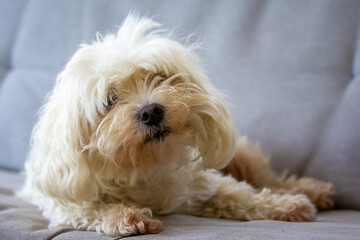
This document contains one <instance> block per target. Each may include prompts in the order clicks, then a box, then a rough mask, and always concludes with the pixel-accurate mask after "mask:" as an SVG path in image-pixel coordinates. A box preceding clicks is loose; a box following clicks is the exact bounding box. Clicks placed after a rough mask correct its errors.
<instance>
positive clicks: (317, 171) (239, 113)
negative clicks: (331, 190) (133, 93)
mask: <svg viewBox="0 0 360 240" xmlns="http://www.w3.org/2000/svg"><path fill="white" fill-rule="evenodd" d="M129 12H136V13H138V14H139V15H140V16H150V17H151V16H153V17H154V19H155V20H156V21H158V22H160V23H162V25H163V28H165V29H168V30H170V31H172V32H173V33H172V37H173V38H174V39H176V40H179V41H185V40H187V41H194V42H200V43H201V48H200V49H199V50H198V54H199V56H200V57H201V59H202V61H203V63H204V65H205V66H206V72H207V75H208V76H209V78H210V79H211V81H212V82H213V83H214V85H215V86H216V88H217V89H220V91H221V92H222V93H224V95H226V96H227V97H226V99H227V104H228V107H229V109H230V111H231V113H232V115H233V118H234V120H235V123H236V125H237V129H238V131H239V134H241V135H246V136H247V137H248V139H250V141H251V142H253V143H254V144H259V145H260V146H261V147H262V149H263V151H264V153H266V154H267V155H269V156H271V159H272V160H271V163H272V166H273V167H274V169H275V170H276V171H277V172H279V173H284V172H285V174H288V175H292V174H295V175H297V176H305V175H306V176H310V177H315V178H318V179H321V180H324V181H329V182H332V183H333V184H334V186H335V188H336V192H337V194H336V196H335V208H334V209H333V210H330V211H325V212H319V213H318V215H317V220H316V221H315V222H304V223H291V222H280V221H270V220H268V221H250V222H241V221H233V220H225V219H207V218H199V217H194V216H186V215H181V214H171V215H166V216H161V217H160V219H161V220H162V221H163V223H164V226H163V230H162V231H161V232H160V233H159V234H157V235H142V236H140V235H139V236H134V237H131V238H134V239H200V238H201V239H327V240H330V239H360V187H359V186H360V1H357V0H342V1H338V0H319V1H312V0H302V1H297V0H288V1H280V0H196V1H193V0H176V1H166V0H123V1H115V0H108V1H101V0H88V1H82V0H2V1H1V2H0V32H1V38H0V239H108V238H107V237H106V236H104V235H99V234H98V233H95V232H86V231H80V230H74V229H72V228H69V227H61V228H55V229H48V227H47V226H48V221H47V220H46V219H45V218H44V217H43V216H42V215H41V212H40V211H39V210H38V209H37V208H36V207H35V206H33V205H31V204H29V203H27V202H26V201H24V200H22V199H19V198H17V197H16V196H15V195H14V192H16V190H17V189H19V188H20V186H21V185H22V184H23V182H24V178H25V176H24V175H23V174H22V170H23V165H24V161H25V159H26V155H27V152H28V150H29V148H30V136H31V129H32V127H33V125H34V124H35V123H36V121H37V112H38V110H39V109H40V107H41V106H42V104H43V103H44V101H45V99H46V95H47V94H48V93H49V91H51V89H52V87H53V86H54V83H55V80H56V76H57V74H58V73H59V72H60V71H61V70H62V69H63V67H64V65H65V64H66V62H67V61H68V60H69V58H70V57H71V55H72V54H73V53H74V52H75V51H76V49H77V48H78V47H79V45H80V44H81V43H91V42H92V41H93V40H94V39H95V38H96V33H97V32H100V33H101V34H106V33H109V32H115V31H116V29H117V28H118V27H119V26H120V24H121V23H122V21H123V20H124V18H125V17H126V16H127V15H128V13H129ZM189 35H190V36H191V37H188V36H189Z"/></svg>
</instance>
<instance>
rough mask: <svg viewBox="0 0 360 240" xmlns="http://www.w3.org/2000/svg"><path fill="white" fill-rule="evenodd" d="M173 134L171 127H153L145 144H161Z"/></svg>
mask: <svg viewBox="0 0 360 240" xmlns="http://www.w3.org/2000/svg"><path fill="white" fill-rule="evenodd" d="M170 133H171V128H170V127H169V126H160V127H151V129H149V133H148V134H147V135H146V137H145V140H144V143H145V144H147V143H161V142H164V141H165V139H166V137H167V136H169V135H170Z"/></svg>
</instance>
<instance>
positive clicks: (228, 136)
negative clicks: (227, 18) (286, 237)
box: [19, 16, 315, 236]
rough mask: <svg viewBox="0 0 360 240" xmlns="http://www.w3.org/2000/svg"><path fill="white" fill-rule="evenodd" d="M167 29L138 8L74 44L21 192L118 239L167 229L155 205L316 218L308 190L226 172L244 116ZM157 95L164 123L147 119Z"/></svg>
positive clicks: (39, 128) (50, 213) (219, 213)
mask: <svg viewBox="0 0 360 240" xmlns="http://www.w3.org/2000/svg"><path fill="white" fill-rule="evenodd" d="M158 26H159V24H157V23H155V22H153V21H152V20H150V19H139V18H136V17H133V16H129V17H128V18H127V19H126V20H125V22H124V23H123V25H122V27H121V28H120V29H119V31H118V33H117V34H116V35H108V36H105V37H103V38H102V37H98V40H97V41H96V42H95V43H93V44H91V45H82V46H81V48H80V49H79V50H78V51H77V52H76V53H75V55H74V56H73V57H72V59H71V60H70V61H69V63H68V64H67V65H66V67H65V69H64V71H63V72H62V73H61V74H60V75H59V77H58V79H57V82H56V86H55V88H54V90H53V92H52V93H51V95H50V96H49V99H48V102H47V103H46V105H45V106H44V107H43V109H42V110H41V114H40V120H39V122H38V124H37V125H36V127H35V128H34V131H33V138H32V149H31V152H30V154H29V159H28V161H27V162H26V174H27V179H26V184H25V186H24V188H23V189H22V190H21V192H20V193H19V194H20V196H22V197H23V198H25V199H29V200H30V201H31V202H32V203H34V204H35V205H37V206H39V207H40V209H42V210H43V214H44V216H45V217H46V218H48V219H49V220H50V226H52V227H55V226H61V225H71V226H73V227H75V228H81V229H88V230H96V231H99V232H104V233H106V234H107V235H109V236H124V235H132V234H139V233H141V234H143V233H156V232H158V231H159V230H160V229H161V222H160V221H159V220H156V219H154V218H152V212H154V213H156V214H165V213H173V212H177V213H187V214H194V215H198V216H207V217H224V218H231V219H240V220H251V219H279V220H312V219H313V218H314V213H315V209H314V207H313V205H312V204H311V203H310V202H309V200H308V199H307V198H306V197H305V196H304V195H296V196H292V195H277V194H271V191H270V190H268V189H264V190H263V191H261V192H257V191H255V190H254V189H253V188H252V187H251V186H250V185H248V184H247V183H245V182H237V181H236V180H235V179H234V178H232V177H229V176H227V177H224V176H222V175H221V174H220V173H218V172H217V171H216V169H221V168H223V167H225V166H226V165H227V164H228V163H229V162H230V160H231V159H232V158H233V156H234V155H235V151H236V148H237V142H238V141H237V138H238V137H237V133H236V130H235V127H234V123H233V121H232V119H231V117H230V115H229V112H228V110H227V109H226V107H225V106H224V104H223V101H222V98H221V97H220V94H219V93H218V92H217V91H216V90H215V89H214V87H212V85H211V84H210V82H209V81H208V79H207V77H206V76H205V75H204V74H203V71H202V69H201V66H200V64H199V61H198V58H197V57H196V56H195V55H194V53H193V51H192V49H191V46H183V45H181V44H179V43H177V42H175V41H173V40H170V38H169V37H168V36H166V35H165V34H164V33H162V32H159V31H158V30H157V27H158ZM151 103H158V104H161V105H162V106H164V108H165V116H164V120H163V121H162V122H161V124H160V126H158V128H156V129H154V128H151V127H148V126H146V125H144V124H143V123H141V122H140V121H139V119H138V115H139V111H140V110H141V109H142V108H143V107H144V106H146V105H148V104H151ZM165 130H166V131H167V133H168V134H166V136H165V135H164V136H162V137H161V138H159V139H155V137H154V136H155V135H156V133H154V132H157V131H160V132H161V131H163V132H164V131H165ZM150 209H151V210H150ZM300 210H301V211H300ZM299 211H300V213H298V212H299ZM291 218H298V219H291Z"/></svg>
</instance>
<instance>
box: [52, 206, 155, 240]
mask: <svg viewBox="0 0 360 240" xmlns="http://www.w3.org/2000/svg"><path fill="white" fill-rule="evenodd" d="M58 219H60V221H61V222H56V220H55V221H51V224H50V227H56V226H59V225H63V224H64V223H66V224H67V225H72V226H73V227H74V228H77V229H84V230H92V231H97V232H101V233H105V234H106V235H108V236H112V237H122V236H130V235H135V234H148V233H158V232H160V230H161V227H162V222H161V221H160V220H158V219H154V218H152V212H151V210H150V209H148V208H142V209H139V208H136V207H128V206H125V205H124V204H101V203H90V204H84V205H82V206H78V205H76V206H75V205H72V206H71V207H68V208H66V209H65V211H64V212H61V216H60V218H58Z"/></svg>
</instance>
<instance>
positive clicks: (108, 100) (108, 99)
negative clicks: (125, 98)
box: [104, 96, 118, 110]
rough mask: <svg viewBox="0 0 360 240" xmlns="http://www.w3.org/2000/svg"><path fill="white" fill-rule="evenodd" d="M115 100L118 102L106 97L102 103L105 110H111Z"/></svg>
mask: <svg viewBox="0 0 360 240" xmlns="http://www.w3.org/2000/svg"><path fill="white" fill-rule="evenodd" d="M117 100H118V99H117V98H114V97H111V96H108V97H107V100H106V102H105V103H104V107H105V108H106V109H107V110H109V109H111V108H112V107H113V106H114V105H115V103H116V102H117Z"/></svg>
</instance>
